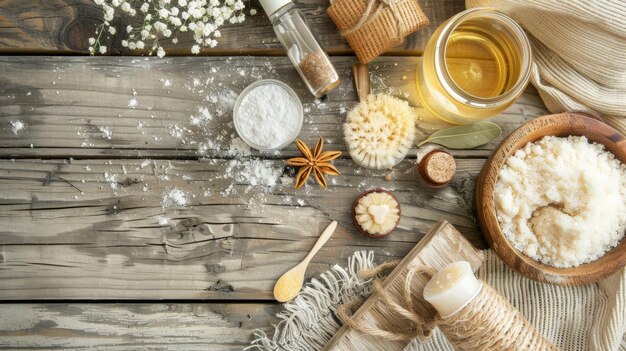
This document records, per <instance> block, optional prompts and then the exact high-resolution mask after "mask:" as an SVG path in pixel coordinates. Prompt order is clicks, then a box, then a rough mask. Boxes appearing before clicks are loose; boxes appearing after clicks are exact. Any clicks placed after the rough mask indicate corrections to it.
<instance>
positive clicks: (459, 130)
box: [417, 121, 502, 149]
mask: <svg viewBox="0 0 626 351" xmlns="http://www.w3.org/2000/svg"><path fill="white" fill-rule="evenodd" d="M500 134H502V129H500V126H498V125H497V124H495V123H493V122H487V121H480V122H475V123H472V124H466V125H462V126H454V127H448V128H444V129H441V130H438V131H436V132H434V133H433V134H431V135H430V136H428V138H426V140H424V141H422V142H421V143H419V144H418V145H417V147H420V146H422V145H424V144H426V143H434V144H439V145H442V146H445V147H447V148H449V149H473V148H475V147H479V146H482V145H485V144H488V143H489V142H490V141H492V140H493V139H495V138H497V137H499V136H500Z"/></svg>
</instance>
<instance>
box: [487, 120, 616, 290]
mask: <svg viewBox="0 0 626 351" xmlns="http://www.w3.org/2000/svg"><path fill="white" fill-rule="evenodd" d="M546 135H554V136H569V135H577V136H585V137H587V139H589V140H590V141H593V142H596V143H599V144H602V145H604V146H605V147H606V149H607V150H608V151H610V152H612V153H613V154H614V155H615V156H616V157H617V158H618V159H619V160H621V161H622V163H625V164H626V138H624V136H623V135H621V134H620V133H619V132H618V131H616V130H615V129H613V128H612V127H610V126H608V125H606V124H604V123H602V122H600V121H598V120H596V119H593V118H590V117H588V116H586V115H583V114H579V113H561V114H555V115H548V116H543V117H539V118H536V119H533V120H532V121H530V122H527V123H525V124H524V125H522V126H521V127H519V128H518V129H516V130H515V131H513V132H512V133H511V134H510V135H509V136H508V137H507V138H506V139H504V140H503V141H502V143H500V145H499V146H498V148H497V149H496V151H495V152H494V153H493V154H492V155H491V156H490V157H489V159H488V160H487V162H486V163H485V165H484V166H483V169H482V171H481V173H480V177H479V178H478V181H477V183H476V209H477V212H478V220H479V223H480V227H481V229H482V231H483V233H484V234H485V237H486V239H487V242H488V243H489V246H490V247H491V248H492V249H493V250H494V251H495V253H496V254H497V255H498V257H500V259H502V261H504V263H506V264H507V265H508V266H509V267H511V268H513V269H515V270H516V271H518V272H519V273H521V274H522V275H524V276H526V277H528V278H530V279H534V280H537V281H540V282H544V283H550V284H557V285H584V284H590V283H594V282H597V281H599V280H601V279H603V278H605V277H607V276H609V275H611V274H613V273H615V272H617V271H618V270H619V269H621V268H622V267H624V265H625V264H626V239H622V240H621V241H620V242H619V244H618V245H617V246H616V247H615V248H613V249H612V250H611V251H609V252H607V253H606V254H605V255H604V256H602V257H600V258H599V259H597V260H595V261H593V262H589V263H586V264H582V265H580V266H577V267H572V268H556V267H552V266H548V265H546V264H543V263H541V262H537V261H535V260H533V259H531V258H530V257H528V256H526V255H524V254H523V253H521V252H520V251H518V250H517V249H515V248H514V247H513V246H512V245H511V244H510V243H509V241H508V240H507V238H506V237H505V236H504V233H502V230H501V229H500V224H499V223H498V219H497V217H496V208H495V203H494V193H495V186H496V181H497V180H498V174H499V173H500V169H501V168H502V166H504V164H505V162H506V159H507V158H508V157H509V156H511V155H512V154H514V153H515V151H517V150H518V149H519V148H521V147H522V146H524V145H526V144H527V143H529V142H532V141H536V140H538V139H541V138H542V137H544V136H546Z"/></svg>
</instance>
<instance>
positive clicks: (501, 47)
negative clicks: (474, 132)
mask: <svg viewBox="0 0 626 351" xmlns="http://www.w3.org/2000/svg"><path fill="white" fill-rule="evenodd" d="M530 65H531V49H530V43H529V41H528V37H526V34H525V33H524V31H523V30H522V28H521V27H520V26H519V25H518V24H517V23H516V22H515V21H513V20H512V19H511V18H509V17H508V16H506V15H504V14H502V13H500V12H497V11H495V10H493V9H490V8H474V9H470V10H467V11H464V12H461V13H459V14H457V15H456V16H454V17H452V18H450V19H448V20H447V21H446V22H445V23H443V24H442V25H441V26H439V28H437V30H436V31H435V33H434V34H433V36H432V37H431V38H430V40H429V41H428V44H427V45H426V49H425V50H424V55H423V57H422V58H421V60H420V61H419V64H418V68H417V74H416V76H417V90H418V92H419V98H420V103H421V104H422V106H421V107H423V109H421V111H422V113H426V114H432V115H434V116H436V117H437V118H439V119H442V120H444V121H446V122H450V123H455V124H465V123H471V122H475V121H478V120H482V119H486V118H490V117H493V116H495V115H497V114H499V113H500V112H502V111H504V110H505V109H506V108H507V107H509V106H511V105H512V104H513V103H514V102H515V100H516V99H517V98H518V97H519V96H520V94H521V93H522V92H523V91H524V88H525V87H526V85H527V84H528V79H529V77H530Z"/></svg>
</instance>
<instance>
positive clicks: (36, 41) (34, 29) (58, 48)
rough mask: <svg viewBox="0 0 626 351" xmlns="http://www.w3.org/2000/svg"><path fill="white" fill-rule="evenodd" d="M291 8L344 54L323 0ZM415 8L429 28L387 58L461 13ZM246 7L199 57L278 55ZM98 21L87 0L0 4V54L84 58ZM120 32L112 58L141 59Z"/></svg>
mask: <svg viewBox="0 0 626 351" xmlns="http://www.w3.org/2000/svg"><path fill="white" fill-rule="evenodd" d="M295 3H296V6H298V8H300V9H301V10H302V12H303V13H304V15H305V17H306V19H307V21H308V22H309V25H310V27H311V28H312V31H313V32H314V34H315V35H316V36H317V37H318V39H319V41H320V43H321V44H322V46H323V47H324V48H325V49H327V50H328V51H329V52H330V53H331V54H345V53H347V52H350V48H349V46H348V45H347V43H346V41H345V40H344V39H343V38H342V37H341V35H340V34H339V33H338V30H337V28H336V27H335V25H334V23H333V22H332V21H331V20H330V18H329V17H328V15H327V14H326V8H327V7H328V2H327V1H322V0H298V1H295ZM420 5H421V6H422V8H423V9H424V11H425V13H426V15H427V16H428V17H429V18H430V20H431V24H430V25H429V26H428V27H426V28H424V29H423V30H421V31H419V32H418V33H416V34H413V35H411V36H409V37H408V38H407V40H406V41H405V43H404V44H403V45H402V46H401V47H399V48H397V49H394V50H393V51H392V53H395V54H398V53H411V54H416V53H420V52H421V51H422V49H423V47H424V46H425V44H426V41H427V40H428V37H429V36H430V34H431V33H432V32H433V31H434V29H435V28H437V26H438V25H439V24H441V23H442V22H443V21H445V20H446V19H447V18H449V17H451V16H452V15H454V14H456V13H458V12H460V11H462V10H464V9H465V6H464V2H463V1H462V0H454V1H449V0H423V1H420ZM250 8H255V9H258V10H259V13H258V14H257V15H255V16H249V15H248V16H246V20H245V22H244V23H242V24H237V25H226V26H224V27H222V28H221V32H222V36H221V37H220V38H219V45H218V46H217V47H216V48H215V49H206V50H204V51H203V54H209V55H224V54H266V55H267V54H279V55H284V50H283V48H282V46H281V44H280V43H279V42H278V39H277V38H276V35H275V34H274V31H273V29H272V26H271V24H270V22H269V19H268V18H267V16H266V15H265V14H264V12H263V10H262V9H261V7H260V5H259V3H258V1H256V0H254V1H252V2H251V4H250ZM101 22H102V10H101V9H100V8H99V7H98V6H96V5H95V4H94V3H93V1H92V0H46V1H38V0H0V52H3V53H31V54H35V53H47V54H49V53H57V54H64V53H81V54H87V53H88V51H87V48H88V46H89V44H88V42H87V39H88V38H89V37H92V36H93V33H94V31H95V28H96V26H97V25H99V24H100V23H101ZM113 23H114V25H115V26H117V28H118V29H121V28H125V27H126V26H127V25H128V24H131V25H134V26H139V25H141V23H140V22H139V20H138V19H137V18H128V17H121V18H116V19H115V20H114V22H113ZM123 32H124V31H123V30H118V31H117V34H116V35H115V36H114V37H113V38H112V40H111V42H110V43H109V45H108V46H109V47H110V48H111V49H112V52H113V53H118V54H119V53H122V54H125V55H127V54H145V53H146V51H135V52H131V51H128V50H127V49H124V48H122V46H121V45H120V43H121V40H122V35H123ZM178 38H179V41H178V43H177V44H174V43H172V42H171V40H163V41H162V45H163V46H164V47H165V48H166V49H167V51H168V54H169V55H191V51H190V49H191V46H192V45H194V44H195V42H194V41H193V38H192V37H191V35H189V33H187V35H181V36H178Z"/></svg>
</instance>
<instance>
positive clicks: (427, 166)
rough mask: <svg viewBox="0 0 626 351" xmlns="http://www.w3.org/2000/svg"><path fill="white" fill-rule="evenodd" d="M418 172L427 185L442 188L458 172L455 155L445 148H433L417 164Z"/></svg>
mask: <svg viewBox="0 0 626 351" xmlns="http://www.w3.org/2000/svg"><path fill="white" fill-rule="evenodd" d="M417 173H418V174H419V176H420V178H421V180H422V181H423V182H424V183H426V185H428V186H431V187H435V188H440V187H444V186H446V185H447V184H448V183H450V181H451V180H452V178H454V174H455V173H456V162H454V157H452V155H450V154H449V153H448V152H446V151H444V150H433V151H431V152H429V153H427V154H426V155H424V157H423V158H422V160H421V161H420V162H419V163H418V165H417Z"/></svg>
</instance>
